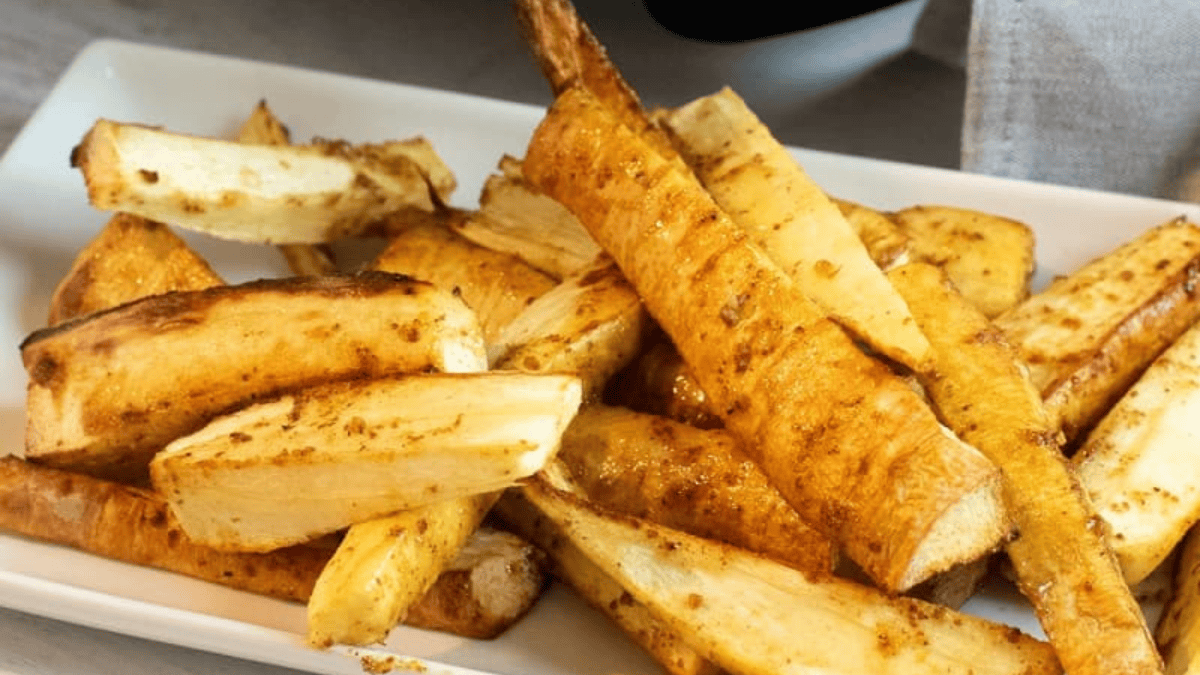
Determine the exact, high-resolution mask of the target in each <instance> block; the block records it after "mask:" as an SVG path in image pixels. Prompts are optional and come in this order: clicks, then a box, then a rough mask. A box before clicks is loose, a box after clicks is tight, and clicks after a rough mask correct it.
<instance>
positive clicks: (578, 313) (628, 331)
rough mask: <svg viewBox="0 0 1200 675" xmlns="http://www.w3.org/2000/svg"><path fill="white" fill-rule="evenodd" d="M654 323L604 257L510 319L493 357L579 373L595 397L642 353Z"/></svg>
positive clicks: (501, 362) (507, 363)
mask: <svg viewBox="0 0 1200 675" xmlns="http://www.w3.org/2000/svg"><path fill="white" fill-rule="evenodd" d="M649 325H650V317H649V315H648V314H647V313H646V309H645V307H643V306H642V301H641V299H640V298H639V297H638V295H637V292H636V291H634V289H633V287H632V286H630V285H629V282H628V281H626V280H625V277H624V276H622V274H621V270H620V269H618V268H617V266H616V264H615V263H613V261H612V260H611V259H610V258H608V257H607V256H601V257H600V258H597V259H596V260H595V261H594V262H593V263H592V264H591V265H590V266H588V267H585V268H583V269H581V270H578V271H576V272H575V273H573V274H572V275H570V276H569V277H567V278H566V279H564V280H563V281H562V283H560V284H558V285H557V286H555V287H554V288H553V289H551V290H550V291H548V292H547V293H545V294H544V295H542V296H541V297H539V298H538V299H536V300H534V301H533V302H531V303H530V304H529V306H527V307H526V308H525V309H524V310H523V311H522V312H521V313H520V314H518V315H517V316H516V317H515V318H514V319H513V320H512V321H511V322H509V324H508V325H507V326H505V327H504V330H503V331H501V333H500V337H499V339H498V340H497V342H496V344H494V345H491V346H489V351H491V353H490V354H489V358H490V360H491V362H492V363H494V364H496V367H497V368H513V369H516V370H524V371H529V372H566V373H574V374H576V375H578V376H579V377H580V378H581V379H582V380H583V389H584V400H588V401H591V400H593V399H595V398H597V397H598V396H599V395H600V393H601V392H602V391H603V389H604V385H605V383H607V382H608V380H609V378H611V377H612V376H613V374H614V373H616V372H617V371H619V370H621V369H622V368H624V367H625V366H626V365H628V364H629V363H630V361H632V360H633V358H634V357H635V356H636V355H637V354H638V352H640V351H641V345H642V339H643V338H644V337H645V335H646V333H647V331H648V328H649Z"/></svg>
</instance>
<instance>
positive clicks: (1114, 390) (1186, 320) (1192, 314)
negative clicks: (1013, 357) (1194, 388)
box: [995, 218, 1200, 445]
mask: <svg viewBox="0 0 1200 675" xmlns="http://www.w3.org/2000/svg"><path fill="white" fill-rule="evenodd" d="M1198 282H1200V227H1197V226H1196V225H1195V224H1192V223H1189V222H1188V221H1187V220H1186V219H1185V218H1177V219H1175V220H1172V221H1169V222H1167V223H1164V224H1162V225H1159V226H1157V227H1153V228H1151V229H1149V230H1147V231H1145V232H1144V233H1143V234H1141V235H1140V236H1138V237H1137V238H1136V239H1134V240H1132V241H1130V242H1128V243H1126V244H1124V245H1122V246H1121V247H1119V248H1117V249H1115V250H1113V251H1111V252H1109V253H1107V254H1105V255H1103V256H1100V257H1098V258H1096V259H1095V260H1093V261H1091V262H1089V263H1088V264H1087V265H1085V266H1083V267H1081V268H1080V269H1078V270H1076V271H1074V272H1071V273H1070V274H1068V275H1066V276H1063V277H1059V278H1057V279H1055V280H1054V281H1053V282H1051V284H1050V285H1049V286H1048V287H1047V288H1046V289H1045V290H1043V291H1041V292H1039V293H1037V294H1036V295H1034V296H1032V297H1030V298H1029V299H1028V300H1026V301H1024V302H1022V303H1021V304H1019V305H1017V306H1016V307H1014V308H1012V309H1011V310H1009V311H1007V312H1005V313H1004V314H1002V315H1000V316H999V317H997V318H996V320H995V321H996V325H997V326H999V327H1000V328H1001V329H1002V330H1003V331H1004V332H1005V334H1006V335H1007V336H1008V338H1009V340H1010V341H1011V342H1012V343H1013V344H1015V345H1016V347H1017V349H1018V350H1019V352H1020V355H1021V357H1022V359H1023V360H1024V361H1025V363H1026V364H1028V366H1029V374H1030V377H1031V379H1032V380H1033V384H1034V386H1035V387H1037V389H1038V390H1039V391H1040V392H1041V394H1042V398H1043V400H1045V402H1046V408H1047V409H1048V410H1049V411H1050V412H1051V413H1052V414H1054V415H1055V416H1056V417H1057V418H1058V419H1059V421H1060V423H1061V425H1062V429H1063V433H1064V434H1066V436H1067V442H1068V445H1070V444H1072V443H1073V442H1074V441H1076V440H1081V439H1080V438H1079V437H1080V435H1081V434H1084V433H1086V432H1087V431H1088V430H1089V429H1091V427H1092V426H1094V425H1095V424H1096V423H1097V422H1099V420H1100V418H1101V417H1102V416H1103V415H1104V413H1105V412H1107V411H1108V410H1109V409H1110V408H1111V407H1112V406H1113V405H1114V404H1115V403H1116V402H1117V399H1118V398H1120V397H1121V395H1122V394H1123V393H1124V392H1125V391H1126V390H1127V389H1128V388H1129V387H1130V386H1131V385H1132V384H1133V383H1134V381H1135V380H1136V379H1137V378H1138V376H1139V375H1140V374H1141V373H1142V371H1143V370H1145V369H1146V367H1147V366H1149V365H1150V362H1151V361H1153V360H1154V359H1155V358H1156V357H1157V356H1158V355H1159V354H1161V353H1162V352H1163V350H1165V349H1166V348H1167V347H1168V346H1170V345H1171V343H1173V342H1174V341H1175V340H1176V339H1177V338H1178V337H1179V336H1180V335H1182V334H1183V333H1184V331H1186V330H1187V329H1188V328H1189V327H1191V325H1192V324H1193V323H1195V321H1196V320H1197V318H1200V293H1197V292H1196V284H1197V283H1198Z"/></svg>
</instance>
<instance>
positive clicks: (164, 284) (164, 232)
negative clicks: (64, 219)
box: [46, 213, 225, 326]
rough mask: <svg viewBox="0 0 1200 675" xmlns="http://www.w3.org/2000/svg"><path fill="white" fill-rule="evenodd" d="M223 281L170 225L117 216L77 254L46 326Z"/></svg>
mask: <svg viewBox="0 0 1200 675" xmlns="http://www.w3.org/2000/svg"><path fill="white" fill-rule="evenodd" d="M224 283H225V282H224V281H223V280H222V279H221V277H220V275H218V274H217V273H216V272H214V271H213V269H212V267H211V266H209V264H208V262H206V261H205V260H204V259H203V258H201V257H200V256H198V255H196V252H195V251H193V250H192V249H191V247H189V246H188V245H187V243H186V242H185V241H184V240H183V239H181V238H179V236H178V235H176V234H175V233H174V232H172V231H171V229H170V228H168V227H167V226H166V225H163V224H162V223H156V222H154V221H150V220H146V219H145V218H141V217H139V216H134V215H131V214H128V213H117V214H114V215H113V217H112V218H110V219H109V221H108V223H106V224H105V225H104V229H102V230H101V231H100V233H99V234H98V235H96V237H95V238H94V239H92V241H90V242H88V244H87V246H85V247H83V250H81V251H80V252H79V253H78V254H77V255H76V256H75V261H74V262H73V263H72V264H71V269H70V270H69V271H68V272H67V274H66V276H64V277H63V278H62V280H61V281H59V283H58V286H56V287H55V289H54V295H53V296H52V297H51V298H50V311H49V316H48V319H47V322H46V323H47V325H50V326H53V325H55V324H59V323H62V322H63V321H67V320H69V319H74V318H77V317H81V316H84V315H86V314H91V313H93V312H98V311H100V310H102V309H108V308H110V307H115V306H117V305H121V304H124V303H126V302H130V301H133V300H137V299H138V298H142V297H145V296H147V295H156V294H159V293H168V292H171V291H198V290H201V289H204V288H211V287H213V286H220V285H222V284H224Z"/></svg>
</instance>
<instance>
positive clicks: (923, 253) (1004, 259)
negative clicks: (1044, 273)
mask: <svg viewBox="0 0 1200 675" xmlns="http://www.w3.org/2000/svg"><path fill="white" fill-rule="evenodd" d="M890 217H891V219H892V221H893V222H894V223H896V226H897V227H899V229H900V231H901V232H903V233H904V234H906V235H908V237H909V241H911V242H912V258H913V260H920V261H923V262H928V263H933V264H934V265H937V266H938V267H941V268H942V269H943V270H945V272H946V276H947V277H949V278H950V281H952V282H953V283H954V285H955V287H956V288H958V289H959V292H961V293H962V294H963V297H965V298H967V299H968V300H970V301H971V304H973V305H975V306H976V307H978V308H979V310H980V311H981V312H983V313H984V314H985V315H986V316H988V317H995V316H997V315H999V314H1000V313H1001V312H1004V311H1006V310H1008V309H1011V308H1012V307H1014V306H1015V305H1016V304H1017V303H1019V302H1021V301H1022V300H1024V299H1025V298H1026V297H1028V296H1029V279H1030V277H1031V276H1032V275H1033V265H1034V260H1033V246H1034V241H1033V232H1032V231H1031V230H1030V229H1029V227H1028V226H1026V225H1025V224H1024V223H1021V222H1018V221H1015V220H1011V219H1009V218H1001V217H1000V216H995V215H992V214H989V213H982V212H979V211H972V210H970V209H962V208H955V207H950V206H913V207H910V208H907V209H901V210H899V211H896V212H895V213H892V214H890Z"/></svg>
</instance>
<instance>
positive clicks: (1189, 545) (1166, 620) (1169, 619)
mask: <svg viewBox="0 0 1200 675" xmlns="http://www.w3.org/2000/svg"><path fill="white" fill-rule="evenodd" d="M1176 565H1177V566H1176V569H1175V576H1174V587H1173V588H1174V590H1173V592H1172V594H1171V596H1170V600H1168V601H1167V604H1166V605H1165V606H1164V607H1163V613H1162V617H1161V618H1160V619H1159V622H1158V626H1157V627H1156V628H1155V630H1154V639H1155V641H1156V642H1157V643H1158V648H1159V651H1161V652H1162V655H1163V661H1164V662H1165V663H1166V672H1167V675H1197V673H1200V529H1197V528H1193V529H1192V530H1190V531H1189V532H1188V534H1187V536H1185V537H1184V538H1183V545H1182V546H1180V549H1179V560H1178V562H1177V563H1176Z"/></svg>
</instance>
